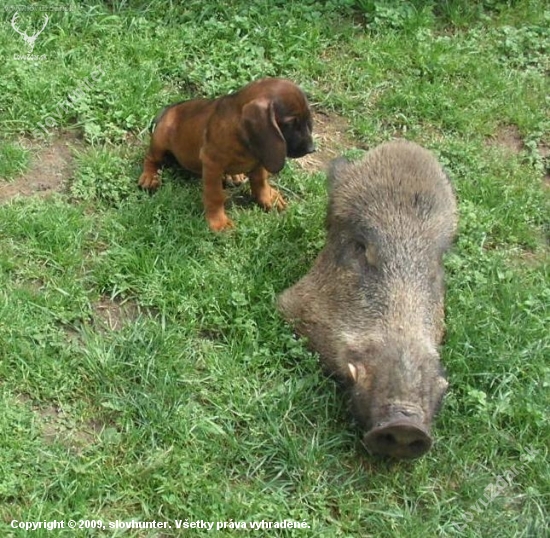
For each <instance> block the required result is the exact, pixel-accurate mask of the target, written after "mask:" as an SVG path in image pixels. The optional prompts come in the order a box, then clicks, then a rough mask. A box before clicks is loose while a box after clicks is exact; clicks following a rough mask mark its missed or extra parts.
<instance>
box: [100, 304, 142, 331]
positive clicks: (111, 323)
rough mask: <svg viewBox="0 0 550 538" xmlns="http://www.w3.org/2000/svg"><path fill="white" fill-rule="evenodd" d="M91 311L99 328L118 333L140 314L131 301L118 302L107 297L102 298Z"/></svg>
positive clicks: (137, 307)
mask: <svg viewBox="0 0 550 538" xmlns="http://www.w3.org/2000/svg"><path fill="white" fill-rule="evenodd" d="M92 309H93V313H94V320H95V321H96V322H99V323H98V325H99V327H100V328H103V329H106V330H109V331H119V330H120V329H122V328H123V327H124V326H125V325H126V324H127V323H128V322H132V321H135V320H136V319H137V318H138V317H139V315H140V314H141V309H140V307H139V305H137V304H136V303H134V302H133V301H124V302H119V301H116V300H112V299H110V298H108V297H102V298H101V299H100V300H99V301H97V302H96V303H95V304H94V305H93V306H92Z"/></svg>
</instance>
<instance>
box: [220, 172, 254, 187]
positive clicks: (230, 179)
mask: <svg viewBox="0 0 550 538" xmlns="http://www.w3.org/2000/svg"><path fill="white" fill-rule="evenodd" d="M247 179H248V178H247V177H246V175H245V174H234V175H230V174H225V176H224V177H223V182H224V184H225V185H229V186H231V187H238V186H239V185H242V184H243V183H245V182H246V180H247Z"/></svg>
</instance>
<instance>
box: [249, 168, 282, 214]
mask: <svg viewBox="0 0 550 538" xmlns="http://www.w3.org/2000/svg"><path fill="white" fill-rule="evenodd" d="M268 176H269V172H268V171H267V170H266V169H265V168H264V167H263V166H258V167H257V168H254V170H252V172H250V174H249V177H250V189H251V190H252V195H253V196H254V198H256V201H257V202H258V204H259V205H260V206H262V207H263V208H264V209H266V210H269V209H272V208H273V207H275V208H276V209H278V210H279V211H281V210H283V209H284V208H285V207H286V202H285V199H284V198H283V197H282V195H281V193H280V192H279V191H278V190H277V189H274V188H273V187H272V186H271V185H270V184H269V181H268Z"/></svg>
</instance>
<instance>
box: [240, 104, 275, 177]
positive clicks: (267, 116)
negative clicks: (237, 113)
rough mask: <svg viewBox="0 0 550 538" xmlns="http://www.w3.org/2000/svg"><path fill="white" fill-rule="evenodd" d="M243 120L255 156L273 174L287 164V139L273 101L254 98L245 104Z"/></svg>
mask: <svg viewBox="0 0 550 538" xmlns="http://www.w3.org/2000/svg"><path fill="white" fill-rule="evenodd" d="M242 122H243V126H244V130H245V132H246V135H247V138H248V142H249V143H250V147H251V149H252V152H253V153H254V156H255V157H256V158H257V159H259V161H260V162H261V163H262V166H263V167H264V168H265V169H266V170H267V171H268V172H271V173H272V174H276V173H277V172H279V171H280V170H281V169H282V168H283V166H284V165H285V159H286V141H285V139H284V137H283V134H282V133H281V130H280V129H279V126H278V125H277V122H276V121H275V111H274V109H273V103H272V102H271V101H269V100H268V99H254V100H253V101H251V102H250V103H247V104H246V105H244V107H243V110H242Z"/></svg>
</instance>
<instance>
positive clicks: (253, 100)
mask: <svg viewBox="0 0 550 538" xmlns="http://www.w3.org/2000/svg"><path fill="white" fill-rule="evenodd" d="M154 123H155V127H154V131H153V134H152V138H151V145H150V147H149V151H148V153H147V155H146V157H145V161H144V163H143V173H142V174H141V177H140V178H139V185H140V186H141V187H143V188H144V189H151V190H153V189H156V188H158V187H159V186H160V179H159V177H158V169H159V167H160V166H161V164H162V161H163V160H164V157H165V156H166V154H167V153H171V154H172V155H173V156H174V157H175V158H176V159H177V161H178V162H179V164H180V165H181V166H182V167H183V168H185V169H187V170H189V171H191V172H193V173H195V174H198V175H202V179H203V182H204V185H203V189H204V191H203V201H204V209H205V212H206V220H207V221H208V225H209V226H210V228H211V229H212V230H214V231H220V230H224V229H226V228H230V227H231V226H233V223H232V222H231V220H230V219H229V218H228V217H227V215H226V214H225V210H224V192H223V178H224V175H226V174H229V175H232V176H238V175H239V174H247V175H248V176H249V178H250V187H251V190H252V194H253V196H254V197H255V198H256V200H257V202H258V204H260V205H261V206H262V207H263V208H265V209H271V208H272V207H276V208H277V209H283V208H284V207H285V205H286V202H285V201H284V199H283V197H282V196H281V195H280V193H279V192H278V191H277V190H275V189H274V188H273V187H271V186H270V185H269V182H268V175H269V173H272V174H276V173H277V172H279V171H280V170H281V169H282V168H283V166H284V164H285V159H286V157H290V158H296V157H302V156H303V155H306V154H307V153H311V152H312V151H314V146H313V139H312V136H311V130H312V119H311V111H310V109H309V105H308V102H307V99H306V96H305V95H304V93H303V92H302V90H301V89H300V88H299V87H298V86H296V84H294V83H292V82H290V81H289V80H285V79H278V78H265V79H261V80H258V81H255V82H251V83H250V84H248V85H247V86H245V87H244V88H242V89H241V90H239V91H238V92H236V93H233V94H231V95H226V96H224V97H219V98H218V99H193V100H191V101H185V102H182V103H177V104H175V105H171V106H169V107H167V108H165V109H164V110H163V111H162V112H161V113H160V114H159V115H158V116H157V118H155V121H154ZM237 179H238V178H237Z"/></svg>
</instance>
